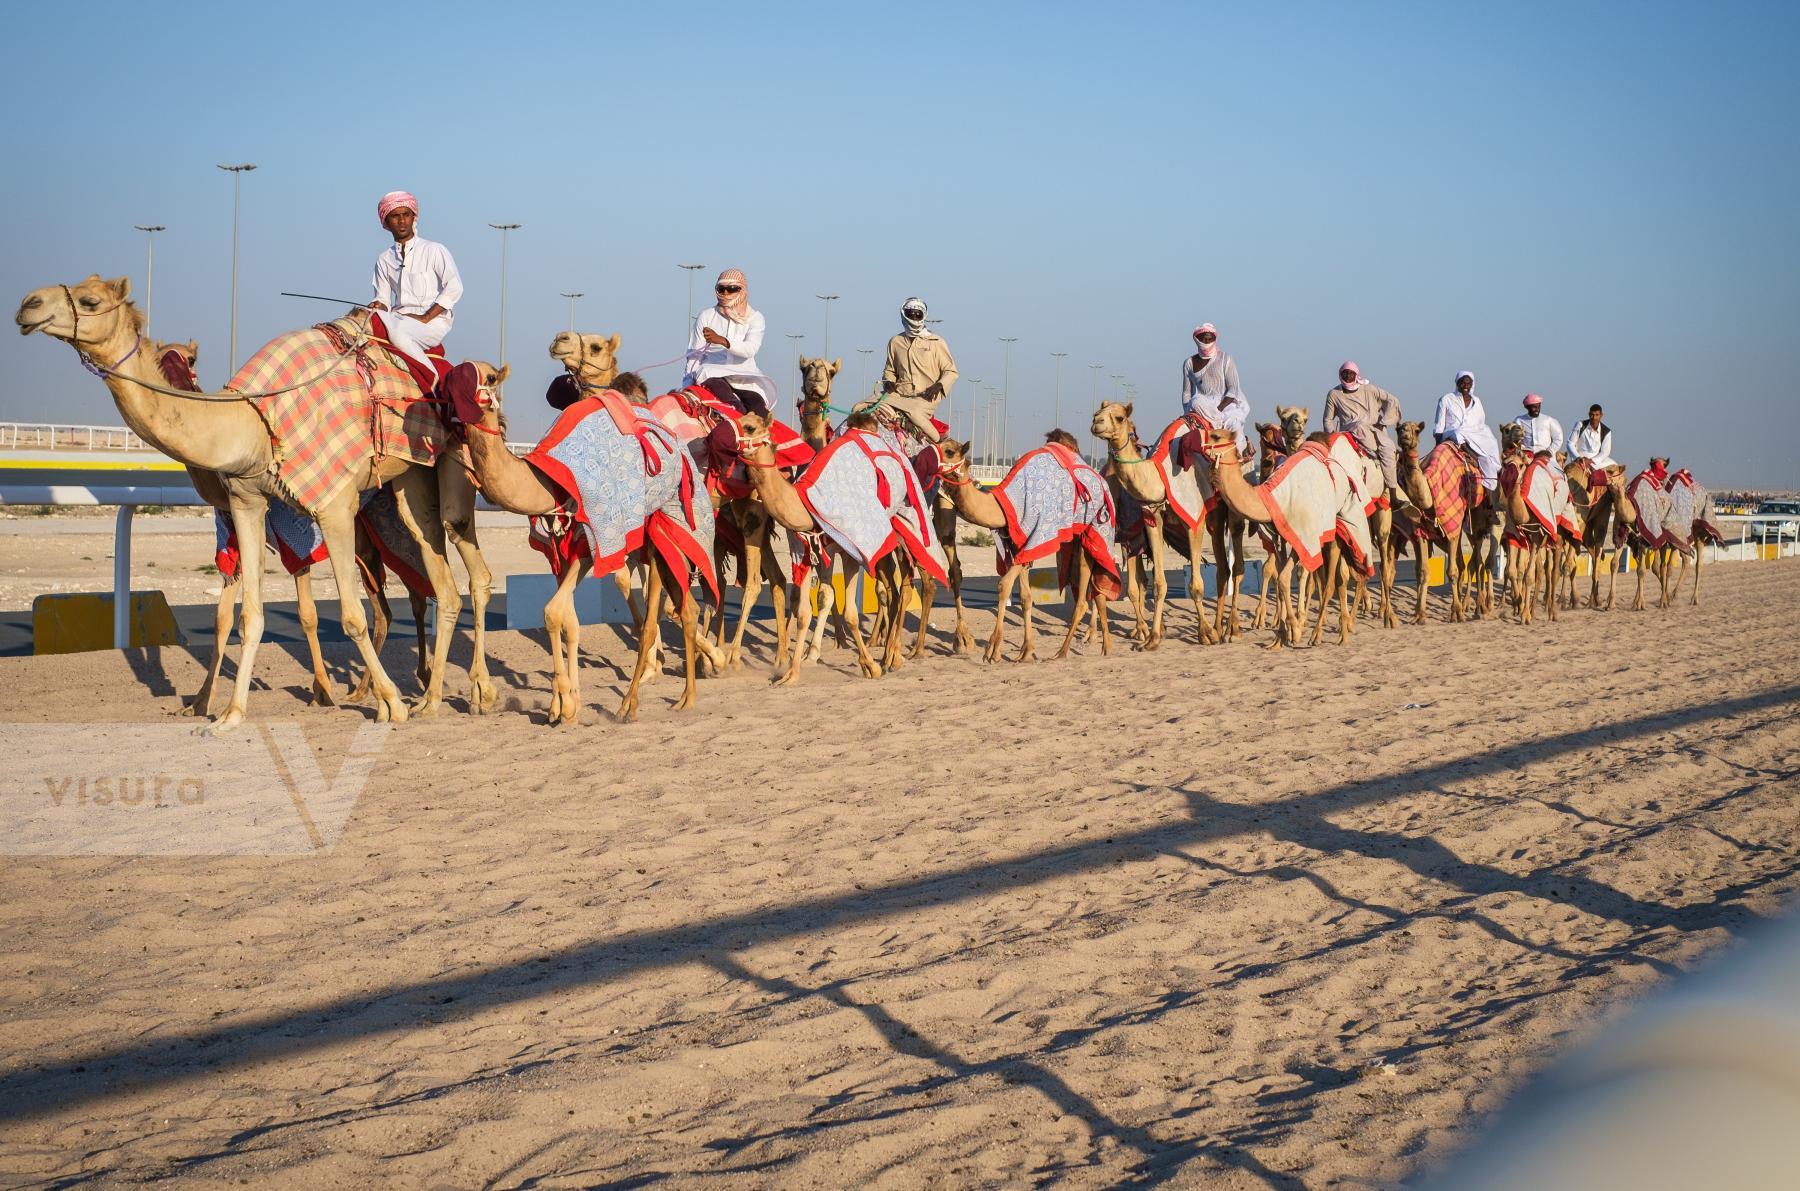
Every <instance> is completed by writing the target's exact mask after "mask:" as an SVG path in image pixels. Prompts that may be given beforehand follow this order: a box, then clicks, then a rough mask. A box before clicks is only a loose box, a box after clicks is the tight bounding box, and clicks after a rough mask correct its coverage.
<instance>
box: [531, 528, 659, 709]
mask: <svg viewBox="0 0 1800 1191" xmlns="http://www.w3.org/2000/svg"><path fill="white" fill-rule="evenodd" d="M589 566H590V564H589V562H588V560H587V559H586V558H581V559H577V560H576V561H575V562H572V563H570V564H569V565H568V566H566V567H564V568H563V571H562V573H561V574H560V575H558V576H557V577H556V591H555V592H553V593H552V594H551V596H550V598H549V599H548V600H546V601H545V603H544V633H545V635H546V636H548V637H549V638H550V664H551V667H552V670H553V673H552V676H551V679H550V717H549V719H548V720H547V721H546V723H548V724H549V725H550V726H551V727H556V726H557V725H559V724H573V723H575V722H576V721H577V720H578V719H579V718H580V717H581V621H580V619H579V618H578V617H577V616H576V613H575V588H576V586H577V585H578V584H580V582H581V579H582V576H584V575H586V574H587V573H588V569H589ZM645 607H646V610H649V605H648V602H647V601H646V604H645Z"/></svg>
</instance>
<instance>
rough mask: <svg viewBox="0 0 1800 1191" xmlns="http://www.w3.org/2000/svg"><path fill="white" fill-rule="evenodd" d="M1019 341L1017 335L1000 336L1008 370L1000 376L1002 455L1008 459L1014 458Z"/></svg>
mask: <svg viewBox="0 0 1800 1191" xmlns="http://www.w3.org/2000/svg"><path fill="white" fill-rule="evenodd" d="M1018 341H1019V337H1018V336H1017V335H1002V336H1000V342H1001V343H1004V344H1005V345H1006V363H1005V365H1004V367H1005V369H1006V370H1005V371H1004V372H1002V373H1001V374H1000V453H1001V454H1002V455H1005V456H1007V457H1008V458H1011V457H1012V345H1013V344H1015V343H1017V342H1018Z"/></svg>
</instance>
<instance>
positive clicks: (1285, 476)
mask: <svg viewBox="0 0 1800 1191" xmlns="http://www.w3.org/2000/svg"><path fill="white" fill-rule="evenodd" d="M1322 437H1323V436H1321V438H1322ZM1321 438H1309V439H1308V440H1307V441H1306V442H1305V443H1303V444H1302V445H1301V448H1300V450H1298V451H1296V452H1295V454H1294V456H1293V457H1292V458H1290V459H1289V460H1287V462H1285V463H1284V464H1283V465H1282V466H1281V468H1280V470H1279V471H1278V472H1277V473H1276V475H1275V476H1274V477H1273V478H1272V479H1270V480H1269V481H1267V482H1265V483H1263V484H1260V485H1257V486H1255V487H1252V486H1251V484H1250V482H1249V481H1248V480H1247V479H1245V478H1244V473H1243V470H1242V462H1241V460H1240V459H1239V457H1238V447H1237V435H1236V434H1234V433H1232V432H1231V431H1229V430H1224V431H1213V432H1211V433H1210V434H1209V435H1208V436H1207V440H1206V447H1205V451H1206V456H1207V459H1208V461H1209V462H1210V464H1211V468H1212V479H1213V486H1214V489H1215V490H1216V491H1217V492H1218V494H1219V497H1220V499H1221V500H1223V501H1225V502H1226V503H1228V504H1230V506H1231V508H1232V511H1233V512H1235V513H1237V514H1238V515H1239V516H1241V517H1243V518H1244V520H1245V521H1246V522H1247V523H1266V522H1275V523H1276V525H1277V526H1278V527H1279V528H1280V529H1281V532H1282V535H1283V536H1284V537H1285V536H1287V535H1288V533H1290V532H1293V533H1295V534H1299V533H1302V532H1310V533H1312V534H1314V535H1316V536H1317V540H1318V547H1317V555H1316V558H1317V561H1316V562H1314V563H1313V564H1312V567H1311V568H1309V569H1310V570H1315V571H1316V577H1317V578H1318V580H1319V581H1320V582H1321V584H1322V586H1321V598H1320V601H1319V619H1318V621H1317V623H1316V624H1315V625H1314V627H1313V632H1312V636H1311V639H1310V642H1309V644H1312V645H1317V644H1319V642H1320V641H1321V640H1322V639H1323V637H1324V634H1325V614H1326V611H1327V610H1328V609H1329V607H1330V605H1331V599H1332V596H1333V595H1334V594H1335V595H1336V596H1337V600H1338V642H1339V644H1344V643H1346V642H1348V641H1349V639H1350V632H1351V622H1352V618H1351V615H1350V600H1349V592H1348V587H1349V583H1348V574H1349V563H1348V557H1347V556H1348V554H1349V551H1347V550H1345V549H1344V548H1342V547H1341V546H1340V545H1339V542H1338V539H1339V538H1341V537H1344V536H1345V535H1346V534H1349V535H1351V536H1352V537H1353V536H1354V534H1355V532H1356V530H1355V528H1354V527H1355V525H1356V524H1357V523H1359V522H1360V523H1361V524H1363V525H1365V526H1366V524H1367V518H1368V504H1369V502H1370V501H1371V500H1372V499H1373V496H1372V494H1368V493H1366V492H1365V490H1364V489H1363V488H1362V487H1361V484H1362V482H1363V481H1362V477H1361V476H1360V475H1359V473H1360V472H1361V470H1362V469H1361V467H1360V464H1359V462H1358V461H1360V459H1361V456H1360V455H1358V454H1357V453H1356V451H1355V448H1354V447H1352V446H1351V445H1349V440H1348V436H1346V435H1342V434H1339V435H1332V436H1331V437H1330V438H1329V439H1328V440H1326V441H1321ZM1353 466H1354V467H1355V470H1354V471H1353V470H1352V467H1353ZM1278 514H1279V516H1278ZM1290 527H1292V529H1291V530H1290ZM1289 544H1290V545H1292V546H1295V550H1296V553H1298V552H1299V549H1300V546H1302V545H1304V541H1301V542H1299V543H1298V544H1296V542H1294V541H1290V543H1289ZM1372 549H1373V548H1372V547H1371V548H1370V551H1372ZM1370 551H1366V552H1365V554H1366V553H1368V552H1370ZM1300 561H1301V562H1302V563H1303V564H1304V563H1306V562H1307V559H1306V558H1305V557H1304V556H1302V557H1301V559H1300ZM1365 561H1366V559H1365ZM1306 586H1307V584H1306V581H1305V580H1303V581H1302V584H1301V596H1300V607H1301V609H1302V610H1303V609H1304V607H1305V605H1306V602H1307V595H1306ZM1276 605H1277V607H1276V621H1277V626H1276V636H1275V640H1274V641H1273V642H1271V643H1270V646H1269V647H1270V648H1280V647H1281V645H1282V644H1283V643H1286V644H1290V645H1292V644H1296V643H1297V642H1298V639H1299V633H1300V628H1301V623H1300V617H1301V616H1302V615H1303V614H1304V613H1303V611H1302V612H1300V613H1296V611H1295V608H1294V605H1293V603H1292V602H1290V600H1289V597H1288V591H1287V587H1286V584H1282V585H1281V586H1280V587H1279V588H1278V589H1277V596H1276Z"/></svg>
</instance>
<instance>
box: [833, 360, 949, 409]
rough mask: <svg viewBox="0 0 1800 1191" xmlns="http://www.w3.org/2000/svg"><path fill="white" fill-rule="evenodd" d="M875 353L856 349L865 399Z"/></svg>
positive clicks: (867, 393)
mask: <svg viewBox="0 0 1800 1191" xmlns="http://www.w3.org/2000/svg"><path fill="white" fill-rule="evenodd" d="M874 353H875V349H874V348H872V347H859V348H857V349H856V354H857V355H859V356H861V357H862V378H861V379H862V395H863V396H865V397H867V396H868V395H869V357H870V356H871V355H873V354H874ZM949 420H950V419H949V418H945V419H944V421H946V422H948V421H949Z"/></svg>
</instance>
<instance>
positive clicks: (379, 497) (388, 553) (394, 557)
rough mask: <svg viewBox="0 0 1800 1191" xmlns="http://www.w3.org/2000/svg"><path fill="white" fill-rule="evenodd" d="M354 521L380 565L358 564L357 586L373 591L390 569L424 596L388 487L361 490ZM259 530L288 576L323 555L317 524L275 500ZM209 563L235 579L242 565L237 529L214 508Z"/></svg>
mask: <svg viewBox="0 0 1800 1191" xmlns="http://www.w3.org/2000/svg"><path fill="white" fill-rule="evenodd" d="M356 521H357V526H358V528H359V529H361V530H362V532H364V533H366V534H368V535H369V539H370V541H372V542H373V543H374V544H375V550H376V554H377V558H378V562H379V564H380V566H379V567H378V569H376V570H375V571H370V570H368V569H367V568H362V577H363V585H364V586H366V587H367V588H368V589H369V590H370V591H375V590H377V589H379V588H380V587H381V585H382V583H383V582H384V581H385V580H386V578H387V576H386V572H387V571H392V572H394V574H395V576H396V577H398V578H399V580H400V582H402V583H404V584H405V585H406V588H407V590H409V591H413V592H417V593H418V594H420V595H422V596H425V597H426V598H428V599H429V598H430V597H431V595H432V590H431V580H429V579H427V578H426V577H425V557H424V554H423V552H422V551H421V550H420V549H419V544H418V543H417V542H415V541H414V540H413V536H412V534H411V533H409V532H407V529H406V525H405V523H404V522H402V521H401V520H400V506H399V504H398V502H397V501H396V499H395V497H394V490H393V489H392V488H391V487H389V486H388V485H385V484H384V485H382V486H381V487H380V488H375V489H372V490H370V491H368V492H365V493H363V495H362V508H361V509H359V510H358V511H357V514H356ZM263 533H264V534H265V535H266V536H265V540H266V541H267V543H268V544H269V545H270V546H272V547H273V548H274V550H275V553H276V555H277V557H279V558H280V559H281V566H282V569H284V570H286V571H287V573H288V574H290V575H297V574H299V573H300V572H301V571H304V570H305V569H306V568H308V567H311V566H315V565H317V564H318V563H321V562H324V561H325V559H326V558H327V557H328V556H329V555H328V552H327V551H326V549H325V535H324V534H323V533H320V532H319V523H318V522H317V521H314V520H313V519H312V518H311V517H308V516H307V515H306V514H305V513H302V512H299V511H298V510H296V509H294V508H292V507H290V506H288V505H286V504H283V503H282V502H281V501H278V500H272V501H270V502H269V511H268V512H267V513H266V514H265V515H264V522H263ZM358 562H359V563H360V562H361V560H360V559H358ZM213 563H214V565H215V566H217V567H218V568H219V574H221V575H223V576H224V577H225V578H227V579H236V578H238V576H239V573H240V570H241V568H242V565H243V556H242V551H241V550H240V549H239V547H238V537H237V527H236V526H234V525H233V524H232V523H231V518H230V517H229V516H227V515H226V514H225V513H224V512H223V511H221V510H219V509H214V510H213Z"/></svg>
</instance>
